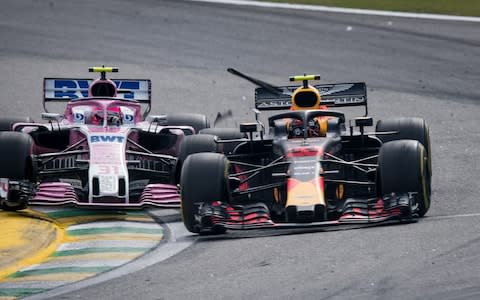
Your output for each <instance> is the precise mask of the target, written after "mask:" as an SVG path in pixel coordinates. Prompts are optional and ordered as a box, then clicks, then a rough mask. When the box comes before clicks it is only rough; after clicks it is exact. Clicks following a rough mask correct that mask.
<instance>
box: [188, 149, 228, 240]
mask: <svg viewBox="0 0 480 300" xmlns="http://www.w3.org/2000/svg"><path fill="white" fill-rule="evenodd" d="M227 171H228V161H227V159H226V157H225V156H224V155H223V154H220V153H196V154H192V155H190V156H189V157H188V158H187V159H186V161H185V163H184V165H183V169H182V175H181V183H182V184H181V188H180V194H181V199H182V202H181V214H182V219H183V223H184V224H185V227H186V228H187V229H188V231H190V232H193V233H202V234H217V233H224V232H225V231H226V229H225V227H223V226H214V225H213V226H211V225H212V224H206V226H205V224H200V223H199V220H198V219H197V218H196V214H197V213H198V211H199V207H200V206H201V205H202V204H204V203H208V204H210V203H212V202H214V201H226V200H228V190H227V176H228V175H227V174H228V172H227ZM202 225H204V226H202ZM209 225H210V226H209Z"/></svg>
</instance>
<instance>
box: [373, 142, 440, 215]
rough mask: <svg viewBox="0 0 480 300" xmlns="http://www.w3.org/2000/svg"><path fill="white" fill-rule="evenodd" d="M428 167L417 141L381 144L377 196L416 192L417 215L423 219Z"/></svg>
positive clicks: (428, 193) (426, 199)
mask: <svg viewBox="0 0 480 300" xmlns="http://www.w3.org/2000/svg"><path fill="white" fill-rule="evenodd" d="M428 164H429V162H428V155H427V151H426V150H425V147H424V146H423V145H422V144H421V143H420V142H419V141H416V140H397V141H391V142H387V143H385V144H383V145H382V147H381V148H380V152H379V156H378V170H377V184H378V189H379V193H378V194H379V196H384V195H386V194H390V193H395V194H401V193H409V192H414V193H417V198H416V199H417V200H418V215H419V216H420V217H423V216H424V215H425V214H426V213H427V211H428V209H429V208H430V194H431V188H430V178H429V173H428V171H427V168H428Z"/></svg>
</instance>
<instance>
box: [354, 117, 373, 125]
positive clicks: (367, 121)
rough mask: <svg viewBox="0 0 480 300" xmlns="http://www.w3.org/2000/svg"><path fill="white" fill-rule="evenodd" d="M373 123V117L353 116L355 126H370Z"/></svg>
mask: <svg viewBox="0 0 480 300" xmlns="http://www.w3.org/2000/svg"><path fill="white" fill-rule="evenodd" d="M372 125H373V118H372V117H357V118H355V126H357V127H365V126H372Z"/></svg>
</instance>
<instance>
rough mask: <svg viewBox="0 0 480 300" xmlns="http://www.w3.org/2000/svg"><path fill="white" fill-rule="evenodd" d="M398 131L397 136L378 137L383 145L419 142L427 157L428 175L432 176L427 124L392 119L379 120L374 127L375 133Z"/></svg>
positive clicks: (423, 121) (417, 121)
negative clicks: (404, 141)
mask: <svg viewBox="0 0 480 300" xmlns="http://www.w3.org/2000/svg"><path fill="white" fill-rule="evenodd" d="M382 131H398V133H397V134H387V135H378V138H380V140H381V141H382V142H383V143H386V142H390V141H396V140H404V139H407V140H416V141H419V142H420V143H421V144H422V145H423V147H425V150H426V151H427V156H428V173H429V177H431V175H432V159H431V151H430V131H429V128H428V126H427V123H426V122H425V120H424V119H422V118H405V117H403V118H392V119H387V120H379V121H378V122H377V126H376V132H382Z"/></svg>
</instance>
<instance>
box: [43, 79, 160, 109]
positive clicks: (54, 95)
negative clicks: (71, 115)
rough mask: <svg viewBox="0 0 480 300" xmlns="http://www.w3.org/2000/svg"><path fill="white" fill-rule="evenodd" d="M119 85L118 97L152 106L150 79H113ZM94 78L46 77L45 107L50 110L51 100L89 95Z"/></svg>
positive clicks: (70, 99) (44, 87) (44, 85)
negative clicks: (47, 105) (48, 104)
mask: <svg viewBox="0 0 480 300" xmlns="http://www.w3.org/2000/svg"><path fill="white" fill-rule="evenodd" d="M112 81H113V82H114V83H115V85H116V86H117V97H116V98H117V99H122V100H131V101H137V102H139V103H141V104H146V105H147V106H148V109H147V111H149V110H150V106H151V86H152V85H151V81H150V79H112ZM92 82H93V80H92V79H78V78H44V80H43V107H44V109H45V111H46V112H48V110H47V107H46V104H47V103H49V102H68V101H72V100H76V99H79V100H80V99H82V98H86V97H88V87H89V86H90V84H91V83H92Z"/></svg>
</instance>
